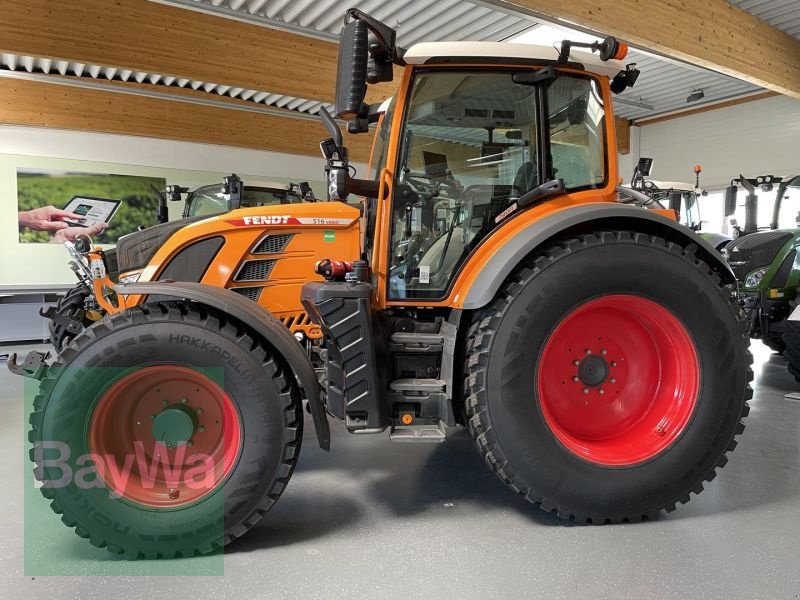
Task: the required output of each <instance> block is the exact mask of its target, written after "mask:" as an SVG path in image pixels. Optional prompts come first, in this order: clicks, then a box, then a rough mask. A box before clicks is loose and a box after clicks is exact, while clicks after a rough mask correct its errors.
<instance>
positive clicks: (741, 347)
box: [465, 232, 752, 523]
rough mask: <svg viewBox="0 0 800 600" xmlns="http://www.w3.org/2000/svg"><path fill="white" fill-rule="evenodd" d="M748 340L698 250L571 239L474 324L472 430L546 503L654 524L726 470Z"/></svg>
mask: <svg viewBox="0 0 800 600" xmlns="http://www.w3.org/2000/svg"><path fill="white" fill-rule="evenodd" d="M747 344H748V340H747V337H746V335H745V334H744V328H743V326H742V323H741V322H740V313H739V311H738V308H737V307H736V306H735V304H734V302H733V301H732V298H731V293H730V291H729V290H728V289H727V288H726V287H725V286H723V285H721V283H720V280H719V277H718V276H717V275H716V274H715V273H713V272H712V271H711V269H710V268H709V267H708V265H706V264H704V263H703V262H701V261H699V260H698V259H697V258H696V257H695V256H694V254H693V252H692V251H691V250H687V249H683V248H681V247H680V246H678V245H676V244H673V243H671V242H667V241H665V240H663V239H660V238H657V237H652V236H647V235H642V234H638V233H631V232H607V233H598V234H595V235H584V236H581V237H579V238H575V239H569V240H566V241H563V242H561V243H559V244H556V245H554V246H552V247H550V248H549V249H547V250H546V251H544V252H542V253H541V254H540V255H538V256H536V257H534V258H533V259H532V260H531V261H530V262H529V263H528V264H527V265H526V266H524V267H523V268H521V269H520V270H519V271H517V273H516V274H515V275H514V276H513V277H512V278H511V279H510V281H508V282H507V284H506V285H505V287H504V288H503V289H502V290H501V292H500V293H499V294H498V296H497V298H496V299H495V300H494V301H493V303H492V304H491V305H490V306H489V307H488V308H487V309H486V310H485V311H483V312H482V313H481V314H478V315H476V318H475V320H474V322H473V326H472V330H471V332H470V336H469V344H468V349H467V361H466V379H465V394H466V398H467V400H466V405H467V406H466V408H467V417H468V426H469V429H470V431H471V433H472V436H473V438H474V440H475V442H476V444H477V446H478V449H479V451H480V452H481V454H482V455H483V457H484V459H485V460H486V462H487V463H488V465H489V466H490V468H492V469H493V470H494V471H495V472H496V473H497V474H498V476H499V477H500V478H501V479H502V480H503V481H504V482H505V483H506V484H507V485H508V486H509V487H510V488H511V489H513V490H514V491H516V492H518V493H520V494H522V495H523V496H524V497H525V498H526V499H527V500H529V501H530V502H533V503H535V504H537V505H539V506H541V507H542V508H543V509H545V510H547V511H550V512H553V513H556V514H558V515H559V516H561V517H564V518H573V519H575V520H576V521H582V522H591V523H608V522H621V521H639V520H641V519H643V518H651V517H654V516H656V515H657V514H658V512H659V511H660V510H662V509H664V510H667V511H671V510H673V509H674V508H675V505H676V503H678V502H687V501H688V500H689V497H690V494H691V493H692V492H694V493H699V492H700V491H702V489H703V482H704V481H710V480H711V479H713V478H714V476H715V473H716V469H717V468H719V467H722V466H724V465H725V463H726V462H727V458H726V456H725V454H726V453H727V452H729V451H731V450H733V449H734V447H735V445H736V441H735V440H734V437H735V436H736V435H737V434H739V433H741V432H742V431H743V429H744V426H743V424H742V422H741V419H742V418H743V417H745V416H746V415H747V413H748V410H749V409H748V406H747V403H746V401H747V400H748V399H749V398H750V396H751V395H752V392H751V390H750V388H749V381H750V380H751V379H752V370H751V369H750V364H751V362H752V359H751V357H750V354H749V351H748V349H747Z"/></svg>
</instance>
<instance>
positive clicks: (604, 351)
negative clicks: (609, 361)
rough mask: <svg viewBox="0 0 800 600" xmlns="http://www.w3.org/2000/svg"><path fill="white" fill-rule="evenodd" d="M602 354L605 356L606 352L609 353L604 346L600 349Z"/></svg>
mask: <svg viewBox="0 0 800 600" xmlns="http://www.w3.org/2000/svg"><path fill="white" fill-rule="evenodd" d="M600 354H602V355H603V356H605V355H606V354H608V350H606V349H605V348H603V349H602V350H600Z"/></svg>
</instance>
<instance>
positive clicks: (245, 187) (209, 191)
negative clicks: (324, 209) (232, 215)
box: [183, 179, 316, 218]
mask: <svg viewBox="0 0 800 600" xmlns="http://www.w3.org/2000/svg"><path fill="white" fill-rule="evenodd" d="M187 193H188V195H187V197H186V201H185V204H184V208H183V218H188V217H195V216H199V215H212V214H219V213H221V212H227V211H229V210H235V209H236V208H252V207H254V206H273V205H276V204H296V203H299V202H314V201H315V200H316V199H315V198H314V192H313V191H312V190H311V187H310V186H309V185H308V183H306V182H303V183H300V184H296V183H288V184H282V183H275V182H272V181H260V180H250V179H248V180H247V182H242V183H241V185H240V186H239V187H238V188H233V187H232V186H231V185H230V184H228V183H226V184H224V185H222V186H220V185H219V184H213V185H204V186H201V187H199V188H196V189H194V190H192V191H190V192H187Z"/></svg>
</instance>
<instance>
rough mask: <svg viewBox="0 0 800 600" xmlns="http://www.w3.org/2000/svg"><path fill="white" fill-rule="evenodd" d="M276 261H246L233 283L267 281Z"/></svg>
mask: <svg viewBox="0 0 800 600" xmlns="http://www.w3.org/2000/svg"><path fill="white" fill-rule="evenodd" d="M276 262H278V261H276V260H248V261H246V262H245V263H244V264H243V265H242V266H241V268H240V269H239V272H238V273H237V274H236V277H234V278H233V280H234V281H266V280H267V279H269V276H270V273H272V269H273V268H275V263H276Z"/></svg>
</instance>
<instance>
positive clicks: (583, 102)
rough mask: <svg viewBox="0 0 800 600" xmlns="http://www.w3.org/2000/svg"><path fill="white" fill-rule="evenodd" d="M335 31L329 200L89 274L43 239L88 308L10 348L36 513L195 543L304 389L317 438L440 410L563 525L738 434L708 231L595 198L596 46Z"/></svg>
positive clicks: (607, 66)
mask: <svg viewBox="0 0 800 600" xmlns="http://www.w3.org/2000/svg"><path fill="white" fill-rule="evenodd" d="M586 50H589V52H586ZM339 52H340V55H339V72H338V77H337V90H336V116H337V117H338V118H339V119H342V120H344V121H346V122H347V129H348V131H349V134H350V135H364V134H366V133H367V132H369V131H370V130H371V125H373V124H374V125H375V126H376V127H375V133H374V136H375V139H374V145H373V149H372V157H371V160H370V166H369V171H368V173H367V174H366V175H365V176H364V178H363V179H357V178H355V176H354V174H353V173H352V172H351V171H352V169H351V167H350V164H349V161H348V152H347V149H346V147H345V146H344V142H343V139H344V136H343V135H342V133H341V131H340V130H339V127H338V125H337V123H336V122H335V121H334V120H333V118H332V117H331V116H330V115H329V114H328V113H327V112H325V111H323V113H322V118H323V120H324V122H325V124H326V126H327V128H328V130H329V132H330V134H331V137H330V138H329V139H327V140H325V141H323V142H322V144H321V148H322V151H323V155H324V157H325V160H326V172H327V181H328V189H329V192H328V193H329V199H330V200H331V201H330V202H322V203H304V204H292V205H284V206H270V207H259V208H243V209H238V210H233V211H230V212H227V213H225V214H223V215H217V216H212V217H209V218H206V219H202V220H198V221H196V222H193V223H191V224H190V225H188V226H185V227H183V228H180V229H178V230H177V231H175V232H174V233H173V234H172V235H171V236H168V237H164V238H158V239H152V240H150V239H147V240H145V239H143V240H142V241H141V244H140V246H139V247H138V248H136V249H133V248H132V249H131V252H130V253H126V254H125V255H123V254H122V253H118V256H117V259H118V262H119V270H120V272H121V273H122V274H121V275H120V278H119V280H117V281H113V280H111V279H110V278H109V277H107V266H106V264H105V263H104V258H103V252H102V251H101V250H100V249H98V248H93V247H91V245H90V244H88V243H85V240H84V243H81V244H79V245H78V246H76V247H74V248H72V251H73V252H74V253H75V255H76V257H77V258H76V260H77V261H79V262H80V264H81V265H83V267H82V268H83V269H85V273H86V275H87V277H89V278H90V279H91V281H92V285H93V290H94V295H95V297H96V299H97V301H98V302H99V303H100V304H101V305H102V306H103V308H104V310H105V311H106V312H107V314H106V316H105V317H104V318H103V319H102V320H100V321H98V322H96V323H95V324H93V325H92V326H90V327H88V328H87V329H86V330H85V331H83V332H82V333H80V334H79V335H77V336H76V337H75V338H74V339H73V340H72V342H71V343H70V344H69V345H68V346H67V347H66V348H64V349H63V351H62V352H61V354H60V355H59V356H58V357H57V359H56V360H55V361H54V362H53V363H52V364H47V363H46V362H43V361H42V355H40V354H39V355H37V354H33V355H28V357H27V358H26V360H25V361H24V363H23V364H22V365H16V363H15V361H12V366H13V367H14V368H16V369H17V370H20V371H23V372H24V373H26V374H27V375H30V376H34V377H37V378H40V379H41V382H40V384H39V385H40V389H39V394H38V395H37V396H36V398H35V401H34V411H33V413H32V415H31V418H30V422H31V425H32V430H31V432H30V440H31V442H33V448H32V450H31V457H32V459H33V460H34V462H35V463H36V468H35V473H36V476H37V477H38V478H39V480H41V481H42V482H43V483H42V486H41V491H42V493H43V494H44V496H45V497H46V498H48V499H49V500H50V501H51V506H52V508H53V510H55V512H57V513H60V514H61V515H62V520H63V521H64V523H66V524H67V525H68V526H71V527H74V528H75V531H76V532H77V533H78V535H80V536H83V537H86V538H88V539H89V541H90V542H91V543H92V544H95V545H97V546H101V547H102V546H105V547H107V548H108V549H109V550H110V551H111V552H114V553H124V554H126V555H128V556H131V557H167V556H178V555H180V556H183V555H192V554H196V553H206V552H211V551H213V550H214V549H215V548H218V547H221V546H223V545H225V544H227V543H229V542H230V541H231V540H233V539H234V538H237V537H239V536H241V535H243V534H244V533H245V532H246V531H247V530H248V529H250V528H251V527H253V525H255V524H256V523H257V522H258V521H259V520H260V519H261V518H262V517H263V516H264V514H265V513H266V512H267V511H268V510H269V509H270V507H271V506H272V505H273V504H274V503H275V502H276V501H277V499H278V497H279V496H280V495H281V493H282V492H283V490H284V489H285V488H286V485H287V484H288V482H289V478H290V477H291V475H292V472H293V470H294V468H295V465H296V462H297V457H298V454H299V452H300V446H301V441H302V438H303V423H304V419H303V403H305V405H306V406H307V410H308V412H310V415H311V416H310V420H311V422H313V428H314V433H315V434H316V438H317V441H318V443H319V445H320V446H321V447H322V448H323V449H325V450H328V449H329V447H330V430H329V419H332V420H334V421H337V422H339V423H341V427H343V428H345V429H346V430H347V431H349V432H350V433H353V434H356V435H381V434H388V438H389V439H390V440H392V441H394V442H406V443H432V442H441V441H443V440H444V439H445V437H446V435H447V434H448V431H449V428H450V427H454V426H457V425H461V426H464V427H466V428H468V430H469V432H470V434H471V436H472V437H473V438H474V440H475V444H476V446H477V449H478V452H479V453H480V454H481V456H482V457H483V458H484V459H485V461H486V463H487V464H488V466H489V468H490V469H492V470H493V471H494V472H495V473H497V475H498V476H499V477H500V479H501V480H502V481H503V482H504V483H505V484H506V485H507V486H508V487H510V488H511V489H512V490H513V491H514V492H516V493H517V494H519V495H521V496H522V497H523V498H524V499H526V500H528V501H529V502H531V503H533V504H534V505H537V506H539V507H541V508H543V509H544V510H546V511H548V512H552V513H555V514H557V515H559V516H560V517H563V518H565V519H573V520H575V521H578V522H587V523H597V524H602V523H616V522H622V521H640V520H642V519H648V518H653V517H655V516H656V515H657V514H658V513H659V511H661V510H666V511H671V510H673V509H674V508H675V506H676V505H677V504H679V503H682V502H687V501H688V500H689V498H690V495H691V494H693V493H695V494H696V493H699V492H700V491H701V490H702V489H703V485H704V482H705V481H708V480H711V479H712V478H713V477H714V476H715V474H716V470H717V469H718V468H720V467H722V466H723V465H724V464H725V463H726V462H727V458H726V454H727V453H728V452H729V451H731V450H733V448H734V446H735V445H736V441H735V439H734V438H735V436H736V435H738V434H739V433H741V432H742V430H743V425H742V419H743V417H745V416H746V414H747V412H748V407H747V403H746V401H747V399H748V397H749V395H750V393H751V392H750V389H749V384H748V382H749V381H750V379H751V378H752V373H751V371H750V368H749V362H750V359H749V353H748V349H747V338H746V336H745V335H744V334H743V330H744V327H743V325H744V324H743V322H742V321H741V318H740V308H739V307H738V305H737V304H736V303H735V301H734V299H733V297H732V293H731V290H730V286H732V285H733V284H734V283H735V278H734V276H733V273H732V272H731V270H730V268H729V267H728V266H727V264H725V262H724V261H723V260H722V258H721V257H720V256H719V255H718V254H717V253H716V252H715V250H714V248H712V247H711V246H710V245H709V244H708V243H706V242H705V241H703V240H702V239H700V238H699V237H698V236H697V235H696V234H695V233H694V232H692V231H690V230H688V229H687V228H685V227H683V226H681V225H680V224H679V223H677V222H676V221H675V220H671V219H669V218H666V217H665V216H664V215H662V214H659V213H658V212H655V211H648V210H642V209H640V208H637V207H634V206H626V205H624V204H622V203H620V202H618V201H617V191H616V185H617V182H618V179H619V178H618V173H617V164H616V156H617V151H616V141H615V140H616V137H615V131H614V119H613V110H612V94H614V93H619V92H621V91H623V90H624V89H626V88H627V87H630V86H631V85H632V84H633V83H634V82H635V81H636V77H637V76H638V71H637V70H636V68H635V65H626V64H625V63H624V62H622V61H623V59H624V57H625V55H626V47H625V45H624V44H621V43H619V42H617V41H616V40H614V39H613V38H607V39H606V40H604V41H603V42H601V43H592V44H582V43H575V42H570V41H564V42H563V43H562V44H561V46H560V49H559V50H554V49H553V48H551V47H536V46H528V45H517V44H507V43H483V42H479V43H478V42H455V43H421V44H417V45H414V46H412V47H411V48H408V49H404V48H400V47H398V46H397V45H396V43H395V31H394V30H392V29H391V28H389V27H387V26H386V25H384V24H382V23H380V22H378V21H376V20H374V19H373V18H371V17H369V16H368V15H366V14H363V13H362V12H360V11H358V10H350V11H348V13H347V17H346V25H345V26H344V28H343V30H342V34H341V41H340V46H339ZM597 54H599V56H597ZM395 69H397V71H398V73H400V72H402V75H401V81H400V82H399V85H398V88H399V89H398V91H397V93H396V94H395V95H394V96H393V97H392V98H391V99H390V100H388V101H386V102H383V103H381V104H368V103H367V102H366V101H365V98H366V97H367V96H366V95H367V91H368V89H369V88H370V87H371V86H372V85H373V84H376V83H379V82H388V81H391V80H392V79H393V78H394V76H395V73H394V71H395ZM349 194H354V195H356V196H359V197H361V198H362V204H361V209H360V210H359V208H358V207H356V206H352V205H348V204H346V203H345V202H344V201H339V200H344V199H346V198H347V197H348V195H349ZM134 250H135V251H134ZM143 255H146V256H150V257H152V258H151V259H150V260H149V261H148V266H147V267H146V268H145V269H143V270H142V271H141V272H140V273H139V275H138V280H136V281H132V280H130V279H126V278H125V277H124V273H125V272H130V271H131V270H132V268H133V267H134V266H138V262H137V261H138V260H139V257H141V256H143ZM245 290H247V291H245ZM251 295H252V296H253V297H254V298H257V299H258V300H257V302H254V301H252V300H251V299H249V296H251ZM398 451H401V450H400V449H399V448H398ZM87 456H88V457H89V458H88V459H87V458H86V457H87ZM84 461H88V462H84ZM87 464H88V465H91V464H94V465H95V466H96V474H95V477H94V478H92V477H89V476H86V474H85V471H81V470H80V469H81V468H84V469H85V466H86V465H87ZM70 473H71V474H73V476H72V477H69V476H67V475H69V474H70ZM78 473H80V475H81V476H77V475H76V474H78ZM65 474H66V475H65ZM87 479H88V482H87ZM317 502H319V503H321V504H322V505H324V503H325V498H318V499H317Z"/></svg>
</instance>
